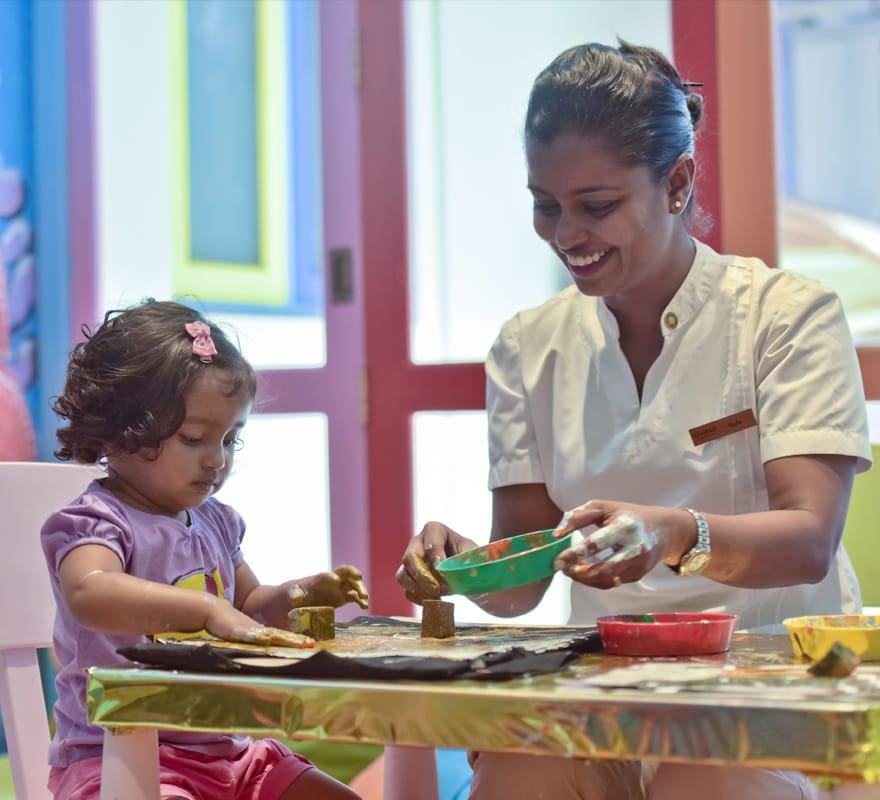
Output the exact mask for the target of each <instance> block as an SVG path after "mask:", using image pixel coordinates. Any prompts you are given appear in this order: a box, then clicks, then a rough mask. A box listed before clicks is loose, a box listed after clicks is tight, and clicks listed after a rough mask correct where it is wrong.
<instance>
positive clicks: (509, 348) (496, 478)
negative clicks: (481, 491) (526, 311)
mask: <svg viewBox="0 0 880 800" xmlns="http://www.w3.org/2000/svg"><path fill="white" fill-rule="evenodd" d="M520 333H521V325H520V320H519V317H514V318H513V319H511V320H509V321H508V322H506V323H505V324H504V326H503V327H502V329H501V332H500V333H499V334H498V338H497V339H496V340H495V343H494V344H493V345H492V349H491V350H490V351H489V356H488V358H487V359H486V411H487V413H488V419H489V488H490V489H495V488H498V487H499V486H510V485H513V484H518V483H544V482H545V479H544V473H543V470H542V468H541V461H540V458H539V456H538V446H537V441H536V437H535V428H534V424H533V422H532V417H531V414H530V410H529V405H528V399H527V397H526V393H525V389H524V386H523V379H522V363H521V347H520Z"/></svg>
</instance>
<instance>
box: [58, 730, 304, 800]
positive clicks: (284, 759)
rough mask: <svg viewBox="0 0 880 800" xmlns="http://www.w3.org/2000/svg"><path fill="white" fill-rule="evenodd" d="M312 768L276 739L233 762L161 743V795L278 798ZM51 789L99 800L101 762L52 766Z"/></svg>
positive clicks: (62, 796)
mask: <svg viewBox="0 0 880 800" xmlns="http://www.w3.org/2000/svg"><path fill="white" fill-rule="evenodd" d="M310 769H314V764H312V762H311V761H309V760H308V759H307V758H305V757H304V756H300V755H297V754H296V753H291V752H290V750H288V749H287V748H286V747H285V746H284V745H283V744H281V743H280V742H276V741H275V740H274V739H256V740H255V741H253V742H251V743H250V745H248V747H247V748H246V749H245V750H243V751H242V752H241V753H240V754H239V755H237V756H235V757H233V758H227V757H225V756H224V757H219V758H218V757H217V756H206V755H203V754H202V753H199V752H196V751H193V750H186V749H184V748H181V747H173V746H172V745H167V744H160V745H159V784H160V794H161V796H162V797H185V798H187V800H204V798H211V800H278V797H280V796H281V794H282V793H283V792H284V790H285V789H287V787H288V786H290V784H292V783H293V782H294V781H295V780H296V779H297V778H299V776H300V775H302V774H303V773H304V772H306V771H307V770H310ZM49 791H50V792H52V795H53V796H54V797H55V800H99V796H100V794H101V759H100V758H86V759H83V760H82V761H77V762H76V763H75V764H71V765H70V766H69V767H53V768H52V770H51V771H50V773H49Z"/></svg>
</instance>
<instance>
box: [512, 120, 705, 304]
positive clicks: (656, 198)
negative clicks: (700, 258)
mask: <svg viewBox="0 0 880 800" xmlns="http://www.w3.org/2000/svg"><path fill="white" fill-rule="evenodd" d="M526 157H527V160H528V169H529V190H530V191H531V192H532V196H533V197H534V226H535V231H537V233H538V236H540V237H541V238H542V239H543V240H544V241H545V242H547V243H548V244H549V245H550V247H552V248H553V250H554V251H555V252H556V254H557V255H558V256H559V257H560V258H561V259H562V262H563V264H565V266H566V268H567V269H568V271H569V272H570V273H571V276H572V277H573V278H574V281H575V283H576V284H577V287H578V288H579V289H580V290H581V291H582V292H583V293H584V294H587V295H593V296H598V297H605V298H615V297H616V298H619V299H621V300H624V299H639V298H644V297H646V296H656V297H663V298H664V299H663V302H666V301H667V300H668V298H669V297H671V295H672V294H673V293H674V292H675V290H676V289H677V288H678V286H679V285H680V283H681V281H682V279H683V277H684V274H686V272H687V269H688V267H689V266H690V260H689V259H690V257H691V256H692V249H690V250H688V252H689V253H690V254H691V256H686V257H684V258H685V260H684V263H682V258H683V253H684V251H683V249H682V239H683V238H684V240H687V236H686V231H685V230H684V226H683V225H682V224H681V219H680V217H679V216H677V215H676V210H675V209H674V208H673V203H674V201H675V200H676V199H679V198H680V197H681V202H682V205H684V204H685V202H686V200H687V195H688V191H689V189H690V186H689V185H688V186H687V190H685V191H684V194H683V196H682V191H683V190H682V188H681V187H680V186H676V185H675V181H674V180H673V181H665V180H664V181H662V182H661V183H659V184H657V183H656V182H655V181H654V179H653V177H652V175H651V173H650V171H649V170H648V168H647V167H644V166H637V167H629V166H624V165H622V164H621V163H620V161H619V159H618V158H617V156H616V154H615V153H614V151H613V150H612V149H610V148H608V147H606V146H604V145H603V144H602V143H601V142H600V141H599V140H597V139H593V138H590V137H585V136H581V135H578V134H565V135H562V136H559V137H557V138H556V139H554V140H553V141H552V142H551V143H550V144H541V143H540V142H536V141H533V140H529V141H528V142H527V145H526ZM685 175H686V176H687V170H685ZM687 241H689V240H687Z"/></svg>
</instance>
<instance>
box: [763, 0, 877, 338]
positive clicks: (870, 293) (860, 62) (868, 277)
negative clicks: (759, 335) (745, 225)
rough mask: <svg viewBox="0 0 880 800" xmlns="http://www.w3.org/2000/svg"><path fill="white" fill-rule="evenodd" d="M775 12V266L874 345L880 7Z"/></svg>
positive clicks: (789, 5) (853, 3)
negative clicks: (829, 296)
mask: <svg viewBox="0 0 880 800" xmlns="http://www.w3.org/2000/svg"><path fill="white" fill-rule="evenodd" d="M773 9H774V28H775V31H774V33H775V44H776V52H775V58H776V70H775V72H776V75H777V79H776V97H777V101H776V106H777V108H776V117H777V125H776V129H777V137H776V161H777V164H778V192H779V198H780V211H779V217H780V219H779V222H780V226H779V227H780V263H781V266H783V267H785V268H789V269H793V270H796V271H797V272H801V273H804V274H806V275H809V276H811V277H814V278H816V279H817V280H819V281H821V282H823V283H825V284H826V285H828V286H830V287H832V288H833V289H835V290H836V291H837V292H838V293H839V294H840V296H841V299H842V301H843V304H844V307H845V308H846V313H847V318H848V320H849V323H850V327H851V329H852V332H853V336H854V338H855V340H856V343H857V344H859V345H866V344H872V345H876V344H880V195H878V193H877V185H878V183H880V147H878V144H877V143H878V142H880V7H878V5H877V4H876V3H875V2H872V1H871V0H847V2H837V1H836V0H834V1H833V2H829V1H828V0H818V1H817V0H775V2H774V4H773ZM855 98H857V102H854V99H855ZM834 154H838V156H839V157H835V155H834Z"/></svg>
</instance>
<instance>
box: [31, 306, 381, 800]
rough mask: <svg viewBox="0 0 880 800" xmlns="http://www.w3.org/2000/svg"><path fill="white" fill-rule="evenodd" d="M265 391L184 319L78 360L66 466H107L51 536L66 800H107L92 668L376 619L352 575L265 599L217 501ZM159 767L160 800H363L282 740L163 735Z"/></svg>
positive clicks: (114, 334) (236, 359)
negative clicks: (91, 699) (134, 649)
mask: <svg viewBox="0 0 880 800" xmlns="http://www.w3.org/2000/svg"><path fill="white" fill-rule="evenodd" d="M255 390H256V380H255V375H254V371H253V369H252V368H251V366H250V365H249V364H248V363H247V361H246V360H245V359H244V358H243V357H242V355H241V354H240V353H239V351H238V350H237V349H236V348H235V347H234V346H233V345H232V344H231V343H230V341H229V340H228V339H227V338H226V336H225V335H224V334H223V333H222V332H221V331H220V329H219V328H217V327H216V326H215V325H212V324H210V323H208V322H206V321H205V320H204V319H202V318H201V317H200V316H199V314H198V313H197V312H195V311H193V310H192V309H190V308H188V307H186V306H184V305H180V304H178V303H173V302H157V301H155V300H147V301H145V302H143V303H142V304H140V305H137V306H133V307H131V308H128V309H126V310H124V311H111V312H110V313H108V314H107V316H106V317H105V320H104V323H103V324H102V325H101V326H100V327H99V328H98V329H97V330H96V331H94V333H92V334H91V335H89V336H88V338H87V341H85V342H84V343H81V344H78V345H77V346H76V347H75V348H74V351H73V354H72V357H71V360H70V364H69V366H68V371H67V382H66V385H65V387H64V393H63V394H62V395H61V396H60V397H59V398H57V400H56V401H55V406H54V409H55V412H56V413H57V414H59V416H61V417H62V418H64V419H65V420H66V421H67V425H66V426H64V427H62V428H61V429H60V430H59V431H58V439H59V441H60V443H61V448H60V449H59V450H58V452H57V453H56V455H57V456H58V457H59V458H61V459H63V460H74V461H77V462H79V463H84V464H93V463H96V462H100V463H102V464H104V465H106V468H107V477H106V478H104V479H102V480H99V481H96V482H94V483H92V484H91V485H90V486H89V487H88V489H87V490H86V491H85V492H84V493H83V494H82V495H81V496H80V497H79V498H77V499H76V500H74V501H73V502H72V503H70V505H68V506H67V507H65V508H63V509H61V510H60V511H58V512H56V513H55V514H53V515H52V516H51V517H50V518H49V519H48V520H47V521H46V523H45V525H44V526H43V530H42V544H43V550H44V552H45V554H46V560H47V563H48V566H49V572H50V575H51V579H52V585H53V589H54V592H55V599H56V602H57V605H58V615H57V620H56V624H55V642H54V643H55V653H56V655H57V657H58V660H59V661H60V664H61V668H60V671H59V673H58V676H57V678H56V682H55V685H56V689H57V694H58V700H57V702H56V703H55V709H54V712H55V720H56V731H55V737H54V739H53V741H52V745H51V747H50V751H49V762H50V764H51V766H52V769H51V773H50V778H49V789H50V790H51V791H52V793H53V794H54V796H55V798H56V800H90V798H95V799H97V798H98V796H99V791H100V780H101V743H102V738H103V730H102V729H101V728H99V727H96V726H93V725H89V724H88V722H87V720H86V709H85V699H86V681H85V675H84V672H83V670H84V668H85V667H88V666H91V665H95V664H101V665H108V664H114V663H122V662H124V661H125V659H123V658H122V657H121V656H119V655H118V654H117V652H116V651H117V648H119V647H121V646H125V645H130V644H133V643H135V642H137V641H139V640H142V639H143V638H144V637H145V636H150V635H151V634H157V633H167V632H172V631H174V632H193V631H202V630H205V631H207V632H208V633H210V634H212V635H214V636H216V637H219V638H221V639H226V640H230V641H246V642H269V641H273V640H276V639H278V638H279V637H283V636H284V635H285V634H287V631H286V630H282V629H285V628H286V627H287V612H288V610H289V609H290V608H291V607H292V606H298V605H333V606H340V605H343V604H344V603H347V602H350V601H353V602H356V603H358V604H359V605H361V606H362V607H366V605H367V599H368V598H367V591H366V588H365V587H364V584H363V582H362V580H361V578H362V576H361V573H360V572H359V571H358V570H357V569H355V568H354V567H349V566H343V567H339V568H338V569H337V570H335V571H334V572H328V573H320V574H318V575H312V576H309V577H306V578H300V579H297V580H293V581H288V582H287V583H283V584H281V585H280V586H263V585H261V584H260V582H259V581H258V580H257V578H256V576H255V575H254V573H253V572H252V571H251V569H250V567H249V566H248V565H247V563H246V562H245V560H244V557H243V556H242V553H241V549H240V545H241V539H242V536H243V534H244V523H243V521H242V519H241V517H240V516H239V515H238V514H237V513H236V512H235V511H234V510H233V509H232V508H230V507H229V506H226V505H224V504H223V503H220V502H219V501H217V500H216V499H214V498H213V497H212V495H213V494H214V493H215V492H217V491H218V490H219V489H220V488H221V487H222V486H223V483H224V482H225V480H226V478H227V476H228V475H229V473H230V471H231V469H232V462H233V458H234V455H235V451H236V450H237V449H238V446H239V444H240V435H241V431H242V428H243V427H244V425H245V422H246V421H247V417H248V412H249V411H250V409H251V406H252V404H253V401H254V396H255ZM257 619H260V620H261V622H257V621H256V620H257ZM287 635H288V636H289V635H290V634H287ZM159 761H160V773H161V776H160V783H161V794H162V797H163V798H186V799H187V800H204V799H205V798H212V799H213V798H221V797H222V798H230V800H231V799H232V798H236V799H238V798H241V799H242V800H244V798H248V799H249V800H250V799H253V800H258V799H259V800H276V798H281V799H282V800H293V799H294V798H296V800H310V799H311V798H315V799H316V800H317V798H321V800H334V799H338V800H343V799H345V800H348V799H350V798H356V797H357V795H356V794H355V793H354V792H352V791H351V790H350V789H349V788H348V787H346V786H344V785H343V784H341V783H339V782H338V781H336V780H334V779H333V778H332V777H330V776H329V775H326V774H324V773H323V772H320V771H319V770H318V769H316V768H315V767H314V766H313V765H312V764H311V763H310V762H309V761H308V760H307V759H305V758H303V757H302V756H298V755H296V754H294V753H291V752H290V751H289V750H288V749H287V748H285V747H284V746H283V745H281V744H280V743H279V742H276V741H274V740H271V739H262V740H253V739H251V738H250V737H248V736H229V735H221V734H201V733H184V732H179V731H164V732H160V735H159Z"/></svg>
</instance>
